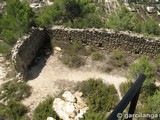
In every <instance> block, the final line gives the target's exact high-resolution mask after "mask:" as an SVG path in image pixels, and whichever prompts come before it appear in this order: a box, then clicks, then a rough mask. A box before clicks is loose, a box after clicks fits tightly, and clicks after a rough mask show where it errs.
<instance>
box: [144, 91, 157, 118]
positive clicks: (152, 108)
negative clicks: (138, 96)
mask: <svg viewBox="0 0 160 120" xmlns="http://www.w3.org/2000/svg"><path fill="white" fill-rule="evenodd" d="M159 105H160V92H159V91H157V92H156V93H155V94H154V95H153V96H149V97H148V99H147V104H146V107H145V112H146V113H152V114H157V113H158V114H159V113H160V107H159ZM157 120H159V119H157Z"/></svg>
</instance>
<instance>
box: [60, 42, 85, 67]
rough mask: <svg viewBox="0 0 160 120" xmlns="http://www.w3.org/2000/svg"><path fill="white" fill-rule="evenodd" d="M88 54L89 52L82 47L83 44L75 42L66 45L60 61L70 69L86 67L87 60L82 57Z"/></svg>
mask: <svg viewBox="0 0 160 120" xmlns="http://www.w3.org/2000/svg"><path fill="white" fill-rule="evenodd" d="M86 54H87V51H86V49H85V47H83V46H82V43H81V42H79V41H75V40H74V41H72V42H71V43H67V44H66V45H65V48H64V49H63V54H62V57H61V58H60V60H61V61H62V62H63V63H64V64H66V65H68V66H69V67H72V68H78V67H80V66H82V65H85V59H84V58H83V57H82V55H86Z"/></svg>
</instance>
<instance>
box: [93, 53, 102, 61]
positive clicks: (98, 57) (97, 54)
mask: <svg viewBox="0 0 160 120" xmlns="http://www.w3.org/2000/svg"><path fill="white" fill-rule="evenodd" d="M91 56H92V60H102V59H103V57H104V56H103V55H102V54H101V53H100V52H93V53H92V55H91Z"/></svg>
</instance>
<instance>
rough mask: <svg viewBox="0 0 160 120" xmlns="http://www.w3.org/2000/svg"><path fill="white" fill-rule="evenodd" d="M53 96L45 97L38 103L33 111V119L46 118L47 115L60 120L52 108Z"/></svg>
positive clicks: (43, 119)
mask: <svg viewBox="0 0 160 120" xmlns="http://www.w3.org/2000/svg"><path fill="white" fill-rule="evenodd" d="M52 106H53V98H47V99H46V100H44V101H43V102H42V103H40V104H39V105H38V106H37V107H36V109H35V110H34V113H33V120H46V119H47V117H53V118H55V119H56V120H60V118H59V117H58V115H57V114H56V112H55V111H54V110H53V108H52Z"/></svg>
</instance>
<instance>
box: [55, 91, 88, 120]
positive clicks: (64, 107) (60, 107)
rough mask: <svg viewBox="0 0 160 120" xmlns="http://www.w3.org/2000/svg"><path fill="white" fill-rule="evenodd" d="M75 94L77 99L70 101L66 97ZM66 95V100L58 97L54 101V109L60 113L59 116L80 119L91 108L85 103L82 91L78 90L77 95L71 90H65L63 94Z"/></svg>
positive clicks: (71, 119)
mask: <svg viewBox="0 0 160 120" xmlns="http://www.w3.org/2000/svg"><path fill="white" fill-rule="evenodd" d="M68 94H69V96H72V97H73V96H74V97H73V98H75V99H76V100H74V102H73V101H70V100H69V101H68V99H66V97H68ZM63 95H64V96H63V97H65V100H62V99H60V98H56V99H55V100H54V101H53V109H54V110H55V112H56V113H57V114H58V116H59V117H60V118H61V119H63V120H79V119H80V118H83V114H84V113H86V111H87V110H88V109H89V108H88V107H87V105H86V104H85V103H84V101H83V100H82V98H80V97H79V96H82V93H81V92H76V95H77V96H75V95H74V94H72V93H71V92H69V91H65V92H64V94H63Z"/></svg>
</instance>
